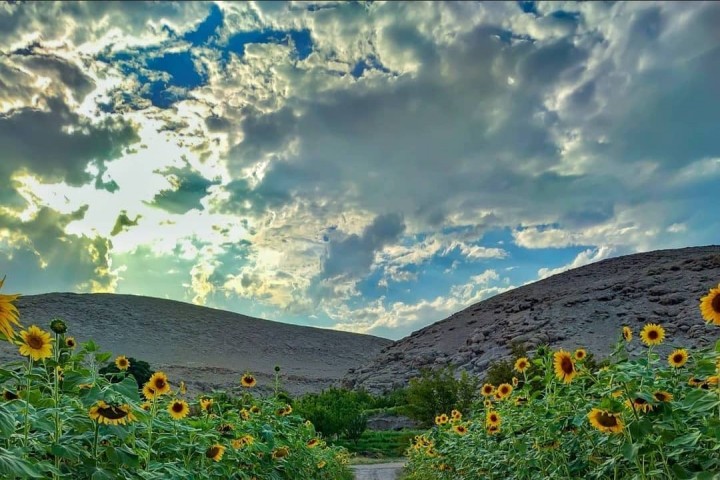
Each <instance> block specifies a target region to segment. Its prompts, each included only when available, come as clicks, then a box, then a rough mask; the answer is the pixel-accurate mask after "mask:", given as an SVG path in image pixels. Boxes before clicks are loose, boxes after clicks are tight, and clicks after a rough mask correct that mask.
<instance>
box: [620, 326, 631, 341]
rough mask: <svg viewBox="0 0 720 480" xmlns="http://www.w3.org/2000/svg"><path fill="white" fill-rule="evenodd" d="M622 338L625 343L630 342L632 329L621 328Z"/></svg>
mask: <svg viewBox="0 0 720 480" xmlns="http://www.w3.org/2000/svg"><path fill="white" fill-rule="evenodd" d="M622 336H623V338H624V339H625V341H626V342H629V341H630V340H632V337H633V333H632V329H630V327H628V326H625V327H623V330H622Z"/></svg>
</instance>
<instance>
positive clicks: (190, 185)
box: [149, 163, 219, 215]
mask: <svg viewBox="0 0 720 480" xmlns="http://www.w3.org/2000/svg"><path fill="white" fill-rule="evenodd" d="M157 173H161V174H163V175H165V176H166V177H168V178H169V179H170V181H171V183H172V184H173V187H172V188H170V189H167V190H162V191H160V192H159V193H158V194H157V195H155V197H154V198H153V200H152V202H149V204H150V205H152V206H154V207H158V208H162V209H163V210H166V211H168V212H170V213H174V214H178V215H182V214H184V213H187V212H188V211H190V210H192V209H197V210H204V208H205V207H203V205H202V204H201V203H200V201H201V200H202V199H203V198H205V197H206V196H207V194H208V189H209V188H210V187H212V186H213V185H217V184H218V183H219V182H218V181H216V180H208V179H207V178H205V177H203V176H202V175H201V174H200V173H198V172H197V171H195V170H194V169H193V168H192V167H191V166H190V164H188V163H186V164H185V166H183V167H182V168H177V167H171V168H168V169H165V170H162V171H160V172H157Z"/></svg>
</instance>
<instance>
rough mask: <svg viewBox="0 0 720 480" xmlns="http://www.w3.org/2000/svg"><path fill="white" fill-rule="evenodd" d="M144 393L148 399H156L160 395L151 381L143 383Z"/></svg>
mask: <svg viewBox="0 0 720 480" xmlns="http://www.w3.org/2000/svg"><path fill="white" fill-rule="evenodd" d="M142 393H143V396H144V397H145V398H147V399H148V400H155V399H156V398H157V397H159V396H160V395H158V394H157V392H156V391H155V389H154V388H153V387H152V385H150V382H145V385H143V390H142Z"/></svg>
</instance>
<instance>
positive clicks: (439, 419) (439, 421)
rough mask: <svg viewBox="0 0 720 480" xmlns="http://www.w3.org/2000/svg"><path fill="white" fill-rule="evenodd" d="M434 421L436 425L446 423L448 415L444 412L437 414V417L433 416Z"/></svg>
mask: <svg viewBox="0 0 720 480" xmlns="http://www.w3.org/2000/svg"><path fill="white" fill-rule="evenodd" d="M435 423H436V424H437V425H445V424H446V423H448V416H447V415H446V414H444V413H443V414H442V415H438V416H437V417H435Z"/></svg>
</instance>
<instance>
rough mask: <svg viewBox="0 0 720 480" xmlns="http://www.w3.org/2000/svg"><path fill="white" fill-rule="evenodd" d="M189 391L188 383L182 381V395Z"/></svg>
mask: <svg viewBox="0 0 720 480" xmlns="http://www.w3.org/2000/svg"><path fill="white" fill-rule="evenodd" d="M186 393H187V385H185V382H183V381H181V382H180V395H185V394H186Z"/></svg>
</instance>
